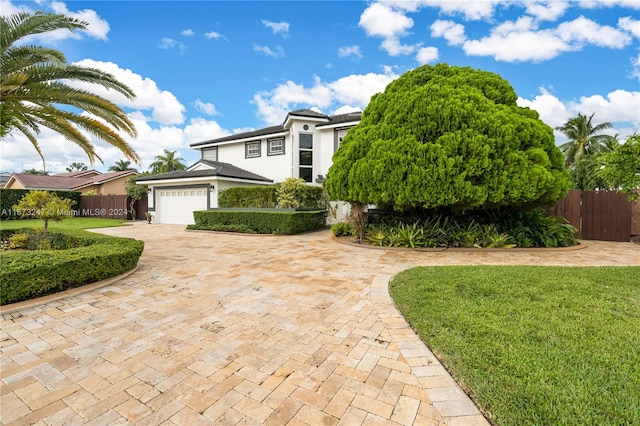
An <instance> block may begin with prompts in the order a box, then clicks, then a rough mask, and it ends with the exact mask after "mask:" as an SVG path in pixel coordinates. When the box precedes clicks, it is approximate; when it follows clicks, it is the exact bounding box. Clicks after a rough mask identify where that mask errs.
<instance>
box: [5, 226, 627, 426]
mask: <svg viewBox="0 0 640 426" xmlns="http://www.w3.org/2000/svg"><path fill="white" fill-rule="evenodd" d="M98 232H103V233H105V234H110V235H119V236H127V237H134V238H138V239H142V240H144V241H145V251H144V253H143V255H142V257H141V259H140V265H139V267H138V269H137V270H136V271H135V272H133V273H132V274H130V275H128V276H127V277H125V278H123V279H121V280H119V281H116V282H113V283H110V284H107V285H106V286H102V287H98V286H95V287H91V288H90V291H88V292H85V293H82V294H77V295H71V296H67V297H66V298H64V299H61V300H51V299H50V300H49V301H48V302H47V303H44V304H41V305H38V306H35V307H34V306H31V307H30V306H25V305H22V306H21V308H20V309H18V310H16V311H11V310H10V309H11V307H5V308H4V309H3V310H2V328H1V339H0V343H1V345H0V346H1V351H0V378H1V382H0V385H1V386H0V390H1V396H2V399H1V407H0V408H1V411H0V423H2V424H100V425H106V424H136V425H156V424H178V425H181V424H182V425H184V424H189V425H191V424H230V425H235V424H243V425H252V424H256V425H259V424H269V425H305V424H307V425H315V424H330V425H334V424H338V425H342V424H344V425H361V424H379V423H380V424H389V425H394V424H395V425H406V424H432V425H438V424H452V425H453V424H456V425H457V424H467V425H482V424H485V425H486V424H487V421H486V420H485V419H484V417H482V414H481V413H480V411H479V410H478V408H477V407H476V406H475V405H474V404H473V403H472V402H471V400H470V399H469V398H468V397H467V395H466V394H465V393H464V392H462V391H461V390H460V388H459V387H458V386H457V384H456V382H455V381H454V380H453V379H452V378H451V377H450V376H449V375H448V374H447V372H446V370H445V369H444V368H443V367H442V365H441V364H440V363H439V361H438V360H437V358H436V357H435V356H434V355H433V354H432V353H431V351H430V350H429V349H428V348H427V347H426V346H425V345H424V344H423V343H422V341H421V340H420V339H419V338H418V337H417V336H416V334H415V333H414V332H413V331H412V330H411V328H410V327H409V325H408V324H407V323H406V321H405V320H404V319H403V317H402V316H401V315H400V314H399V313H398V311H397V310H396V309H395V307H394V305H393V302H392V301H391V298H390V296H389V293H388V283H389V280H390V279H391V277H393V276H394V275H395V274H396V273H398V272H399V271H401V270H404V269H407V268H410V267H413V266H417V265H469V264H535V265H575V266H578V265H640V247H639V246H636V245H633V244H630V243H607V242H587V244H588V247H587V248H585V249H582V250H576V251H565V252H562V253H559V252H553V251H528V252H527V251H506V252H505V251H500V252H496V251H472V252H459V251H444V252H416V251H396V250H372V249H367V248H362V247H353V246H349V245H344V244H340V243H338V242H336V241H333V240H332V239H331V236H330V232H329V231H322V232H317V233H310V234H305V235H299V236H292V237H281V236H247V235H230V234H215V233H199V232H187V231H185V230H184V227H181V226H171V225H148V224H146V223H140V224H136V225H135V226H132V227H122V228H108V229H102V230H99V231H98Z"/></svg>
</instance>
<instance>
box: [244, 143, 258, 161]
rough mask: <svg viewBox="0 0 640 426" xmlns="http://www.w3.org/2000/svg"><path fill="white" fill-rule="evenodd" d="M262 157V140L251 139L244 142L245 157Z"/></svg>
mask: <svg viewBox="0 0 640 426" xmlns="http://www.w3.org/2000/svg"><path fill="white" fill-rule="evenodd" d="M255 157H260V141H251V142H247V143H245V144H244V158H255Z"/></svg>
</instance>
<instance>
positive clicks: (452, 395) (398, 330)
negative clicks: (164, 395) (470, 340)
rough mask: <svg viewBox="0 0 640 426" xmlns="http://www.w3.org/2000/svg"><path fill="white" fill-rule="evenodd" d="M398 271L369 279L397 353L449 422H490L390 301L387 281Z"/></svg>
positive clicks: (377, 308) (374, 303)
mask: <svg viewBox="0 0 640 426" xmlns="http://www.w3.org/2000/svg"><path fill="white" fill-rule="evenodd" d="M398 272H400V271H399V270H398V271H396V270H393V271H391V270H389V271H384V272H383V273H378V274H376V275H375V276H374V278H373V280H372V281H371V302H372V303H373V306H374V308H375V310H376V312H377V314H378V317H379V318H380V320H381V321H382V322H383V323H384V324H385V326H386V328H387V330H388V332H389V334H390V335H391V338H392V339H393V341H394V342H395V343H396V344H397V345H398V347H399V348H400V353H401V354H402V356H403V357H404V358H405V359H406V360H407V363H408V364H409V365H410V366H411V372H412V373H413V375H414V376H415V377H417V378H418V381H419V382H420V384H421V385H422V388H423V389H424V391H425V392H426V394H427V396H428V397H429V399H431V402H432V404H433V406H434V407H435V409H436V410H437V411H438V413H439V414H440V416H442V418H443V419H444V420H445V421H446V423H447V424H448V425H468V426H476V425H477V426H480V425H489V424H490V423H489V422H488V421H487V419H486V418H485V417H484V416H483V415H482V412H481V411H480V409H479V408H478V407H477V406H476V404H475V403H474V402H473V401H472V400H471V398H470V397H469V396H468V395H467V394H466V393H465V392H464V391H463V390H462V388H461V387H460V386H459V385H458V383H457V382H456V381H455V380H454V379H453V377H451V375H450V374H449V372H448V371H447V370H446V369H445V368H444V366H442V364H441V363H440V361H439V360H438V359H437V358H436V357H435V355H433V353H432V352H431V350H430V349H429V348H428V347H427V345H425V343H424V342H423V341H422V340H421V339H420V337H419V336H418V335H417V334H416V333H415V331H414V330H413V329H412V328H411V326H410V325H409V323H408V322H407V321H406V319H405V318H404V316H403V315H402V314H401V313H400V311H398V309H397V308H396V306H395V304H394V303H393V300H392V299H391V295H390V294H389V282H390V281H391V279H392V278H393V277H394V276H395V275H396V274H397V273H398Z"/></svg>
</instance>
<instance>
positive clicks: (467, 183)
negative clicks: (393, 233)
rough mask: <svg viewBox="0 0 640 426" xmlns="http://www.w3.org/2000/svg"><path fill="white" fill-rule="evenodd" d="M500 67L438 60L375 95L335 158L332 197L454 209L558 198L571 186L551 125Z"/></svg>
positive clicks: (329, 189)
mask: <svg viewBox="0 0 640 426" xmlns="http://www.w3.org/2000/svg"><path fill="white" fill-rule="evenodd" d="M516 100H517V95H516V93H515V91H514V89H513V88H512V87H511V85H510V84H509V83H508V82H507V81H506V80H504V79H503V78H501V77H500V76H499V75H497V74H493V73H490V72H486V71H482V70H476V69H472V68H468V67H465V68H461V67H454V66H448V65H446V64H438V65H435V66H429V65H425V66H422V67H419V68H416V69H414V70H412V71H409V72H407V73H405V74H404V75H402V76H401V77H400V78H398V79H397V80H395V81H393V82H391V83H390V84H389V85H388V86H387V88H386V89H385V91H384V92H383V93H379V94H376V95H374V96H373V97H372V99H371V102H370V103H369V105H368V106H367V108H366V109H365V111H364V112H363V115H362V120H361V122H360V123H359V124H358V125H357V126H355V127H354V128H353V129H351V130H350V131H349V132H348V133H347V135H346V137H345V139H344V140H343V142H342V144H341V145H340V147H339V148H338V150H337V151H336V153H335V154H334V157H333V165H332V166H331V168H330V169H329V173H328V175H327V181H326V183H325V184H326V188H327V192H328V194H329V196H330V197H331V199H334V200H342V201H349V202H354V203H361V204H376V205H379V206H390V207H393V208H394V209H396V210H406V209H410V208H416V207H417V208H427V209H431V208H440V207H448V208H452V209H456V208H465V207H469V206H474V207H478V208H492V207H504V206H513V207H521V208H527V207H534V206H538V205H547V204H552V203H553V202H555V201H557V200H558V199H559V198H561V197H562V196H564V195H565V193H566V190H567V189H568V187H569V177H568V173H567V172H566V170H565V169H564V164H563V163H564V161H563V156H562V152H561V151H560V150H559V149H558V148H557V147H556V146H555V141H554V136H553V129H551V127H549V126H547V125H546V124H544V123H543V122H542V121H541V120H540V119H539V116H538V113H537V112H535V111H533V110H530V109H528V108H521V107H518V106H517V105H516Z"/></svg>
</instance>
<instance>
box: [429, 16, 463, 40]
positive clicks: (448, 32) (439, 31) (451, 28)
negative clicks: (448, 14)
mask: <svg viewBox="0 0 640 426" xmlns="http://www.w3.org/2000/svg"><path fill="white" fill-rule="evenodd" d="M430 29H431V37H444V39H445V40H447V43H448V44H449V45H453V46H458V45H460V44H462V43H464V41H465V40H466V36H465V35H464V26H463V25H461V24H456V23H455V22H453V21H443V20H437V21H434V23H433V24H431V27H430Z"/></svg>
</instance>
